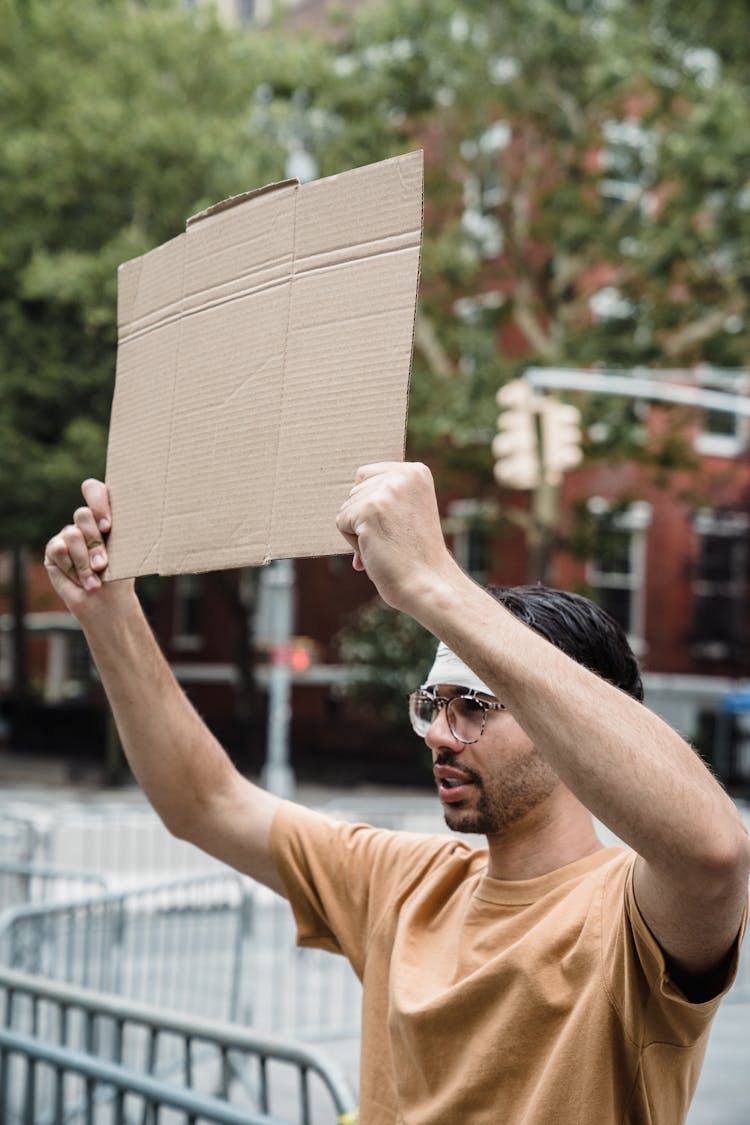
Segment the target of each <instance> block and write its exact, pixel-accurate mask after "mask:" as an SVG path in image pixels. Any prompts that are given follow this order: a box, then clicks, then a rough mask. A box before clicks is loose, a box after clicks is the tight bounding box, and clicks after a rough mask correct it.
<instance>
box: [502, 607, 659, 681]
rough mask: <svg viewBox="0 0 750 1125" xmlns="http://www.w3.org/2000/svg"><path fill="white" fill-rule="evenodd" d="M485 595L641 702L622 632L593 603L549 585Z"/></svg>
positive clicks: (637, 677) (634, 664)
mask: <svg viewBox="0 0 750 1125" xmlns="http://www.w3.org/2000/svg"><path fill="white" fill-rule="evenodd" d="M487 591H488V593H490V594H492V596H493V598H496V599H497V600H498V601H499V602H500V603H501V604H502V605H504V606H505V608H506V609H507V610H508V611H509V612H510V613H512V614H513V615H514V617H517V618H518V619H519V621H523V622H524V623H525V624H526V625H528V626H529V627H530V628H531V629H534V631H535V632H537V633H539V634H541V636H543V637H545V638H546V639H547V640H548V641H549V642H550V643H551V644H553V645H555V646H556V647H557V648H559V649H561V650H562V651H563V652H564V653H566V655H567V656H570V657H572V658H573V660H577V661H578V663H579V664H583V665H584V667H586V668H588V669H589V670H590V671H591V672H596V673H597V675H599V676H601V677H602V679H605V680H608V681H609V682H610V683H611V684H614V685H615V687H618V688H621V689H622V690H623V691H626V692H627V693H628V695H632V696H633V698H634V699H638V700H642V699H643V683H642V682H641V674H640V670H639V668H638V661H637V660H636V658H635V655H634V653H633V650H632V649H631V647H630V645H629V643H628V638H627V637H626V636H625V632H624V630H623V629H622V628H621V627H620V625H618V623H617V622H616V621H615V619H614V618H613V617H610V615H609V614H608V613H605V611H604V610H603V609H602V608H601V607H600V606H598V605H596V604H595V603H594V602H592V601H590V600H589V598H584V597H582V596H581V595H580V594H569V593H567V592H566V591H564V590H553V589H550V587H549V586H488V587H487Z"/></svg>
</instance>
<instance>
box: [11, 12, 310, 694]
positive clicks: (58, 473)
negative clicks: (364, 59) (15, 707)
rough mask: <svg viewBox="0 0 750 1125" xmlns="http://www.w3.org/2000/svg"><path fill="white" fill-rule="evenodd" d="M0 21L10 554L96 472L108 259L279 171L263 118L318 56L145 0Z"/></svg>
mask: <svg viewBox="0 0 750 1125" xmlns="http://www.w3.org/2000/svg"><path fill="white" fill-rule="evenodd" d="M0 25H2V28H3V33H2V36H1V37H0V116H1V117H2V121H3V129H2V132H1V133H0V548H6V549H7V548H10V549H12V550H13V551H14V553H15V555H16V558H18V555H19V552H20V550H21V549H22V548H23V547H32V548H34V549H37V548H38V547H39V545H40V544H41V543H42V542H43V541H44V539H45V538H46V537H47V535H48V534H49V532H50V530H51V529H53V528H54V527H55V526H60V524H61V523H62V522H64V521H66V520H67V519H69V518H70V513H71V511H72V510H73V508H74V507H75V506H76V505H77V504H78V503H79V502H80V494H79V491H78V485H79V481H80V479H81V477H82V475H84V474H86V475H89V474H95V473H99V474H101V473H103V470H104V459H105V444H106V426H107V422H108V416H109V407H110V400H111V394H112V388H113V383H114V367H115V351H116V338H117V329H116V286H117V280H116V279H117V274H116V270H117V266H118V264H119V263H120V262H122V261H124V260H125V259H128V258H131V257H133V256H135V255H137V254H140V253H142V252H144V251H146V250H148V249H150V248H151V247H152V246H154V245H156V244H158V243H160V242H162V241H164V240H165V239H167V238H169V237H172V236H174V235H176V234H178V233H179V232H180V231H182V230H183V229H184V223H185V219H186V217H187V216H188V215H190V214H192V213H194V212H195V211H197V210H200V209H201V208H202V207H204V206H206V205H208V204H210V203H212V202H215V201H216V200H217V199H221V198H223V197H225V196H228V195H231V194H234V193H237V192H239V191H244V190H246V189H248V188H251V187H255V186H257V185H258V184H262V183H266V182H269V181H273V180H276V179H280V178H282V177H283V176H284V173H285V162H286V160H287V156H288V148H289V146H288V136H287V134H285V132H284V130H283V128H281V127H280V124H283V122H284V121H285V120H291V119H292V118H293V117H294V114H295V112H296V109H295V106H294V97H295V91H297V90H299V89H300V88H302V87H304V85H305V83H312V84H315V83H316V82H317V83H319V82H321V81H322V76H323V75H325V73H326V72H327V70H329V69H330V65H329V63H328V62H327V61H326V60H327V59H328V57H329V54H330V52H328V51H327V49H326V48H324V47H323V46H322V45H320V44H318V43H316V42H315V41H314V40H310V41H305V40H287V39H286V38H284V37H283V36H282V35H281V34H280V33H279V32H277V31H274V30H273V29H271V30H266V31H261V32H256V33H255V34H246V35H245V34H239V33H234V32H230V31H228V30H227V29H225V28H222V27H221V26H220V25H219V24H218V23H217V22H216V20H215V19H214V18H213V17H212V16H211V14H210V12H209V13H203V14H201V13H192V12H188V11H186V10H185V8H184V6H182V5H178V4H176V3H166V2H161V3H160V2H158V0H157V2H155V0H150V2H147V3H141V4H137V5H134V4H132V3H130V2H128V0H109V2H107V3H101V4H87V3H84V4H79V3H75V2H73V0H45V2H44V3H42V2H41V0H26V2H25V3H21V0H18V2H17V3H12V2H10V0H0ZM271 80H272V82H273V86H272V87H271V86H270V82H271ZM269 121H271V122H277V123H279V127H277V128H275V129H271V128H269ZM16 574H17V576H19V577H20V575H21V574H22V568H21V567H16ZM22 603H23V595H22V592H20V591H19V590H16V597H15V604H16V609H17V613H20V607H21V605H22ZM17 637H18V641H17V652H18V659H17V661H16V665H17V670H18V676H19V683H18V684H17V687H18V688H19V689H22V687H23V684H22V682H21V681H22V680H23V675H22V672H23V660H22V656H21V654H22V645H21V642H20V633H17Z"/></svg>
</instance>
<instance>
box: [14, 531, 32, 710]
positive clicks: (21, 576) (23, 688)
mask: <svg viewBox="0 0 750 1125" xmlns="http://www.w3.org/2000/svg"><path fill="white" fill-rule="evenodd" d="M10 605H11V636H12V642H11V644H12V653H13V680H12V685H11V694H12V697H13V699H14V701H15V702H20V701H21V700H23V699H25V698H26V697H27V696H28V694H29V661H28V645H27V643H26V623H25V620H24V618H25V615H26V552H25V551H24V549H23V547H19V546H14V547H11V588H10Z"/></svg>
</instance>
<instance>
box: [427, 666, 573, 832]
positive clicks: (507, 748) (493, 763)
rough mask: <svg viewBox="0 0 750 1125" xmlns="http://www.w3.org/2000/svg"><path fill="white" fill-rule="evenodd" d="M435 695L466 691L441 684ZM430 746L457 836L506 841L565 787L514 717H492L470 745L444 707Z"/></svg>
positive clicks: (441, 793) (440, 790)
mask: <svg viewBox="0 0 750 1125" xmlns="http://www.w3.org/2000/svg"><path fill="white" fill-rule="evenodd" d="M434 690H435V692H436V694H437V695H439V696H441V697H443V698H446V699H450V698H452V697H453V696H454V695H463V694H464V693H465V691H466V689H465V688H463V687H459V686H457V685H455V684H439V685H437V687H436V688H435V689H434ZM479 698H484V699H487V700H488V701H491V700H492V699H493V697H492V696H490V695H487V696H483V695H480V696H479ZM425 742H426V743H427V745H428V746H429V748H430V750H431V752H432V762H433V772H434V776H435V781H436V784H437V787H438V796H439V797H440V800H441V802H442V805H443V813H444V816H445V822H446V824H447V825H448V827H449V828H452V829H453V830H454V831H455V832H479V833H483V834H485V835H488V836H492V835H501V834H503V833H504V832H505V831H506V830H507V829H508V828H510V827H511V826H512V825H515V824H518V823H519V822H520V821H521V820H523V818H524V817H525V816H527V815H528V813H530V812H531V811H532V810H533V809H535V808H537V807H538V806H539V805H540V804H541V803H542V802H543V801H545V800H546V799H547V798H548V797H549V796H550V794H551V793H552V792H553V790H554V789H555V788H556V786H557V785H559V779H558V777H557V775H556V774H555V773H554V771H553V770H552V769H551V768H550V766H548V765H547V763H546V762H545V761H544V759H543V758H542V757H541V756H540V755H539V754H538V753H537V751H536V750H535V749H534V746H533V743H532V742H531V741H530V739H529V738H528V737H527V736H526V734H525V733H524V732H523V730H522V729H521V727H520V726H519V725H518V723H517V722H516V721H515V719H514V718H513V716H512V715H511V714H510V713H509V712H508V711H489V712H488V713H487V718H486V725H485V730H484V734H483V735H482V736H481V738H479V740H478V741H477V742H473V743H470V744H468V745H467V744H466V743H463V742H460V741H459V740H458V739H457V738H456V737H455V735H454V734H453V733H452V731H451V730H450V727H449V725H448V722H447V719H446V715H445V708H444V707H442V708H441V709H440V710H439V711H438V713H437V715H436V717H435V720H434V722H433V723H432V725H431V726H430V728H429V730H428V731H427V734H426V735H425Z"/></svg>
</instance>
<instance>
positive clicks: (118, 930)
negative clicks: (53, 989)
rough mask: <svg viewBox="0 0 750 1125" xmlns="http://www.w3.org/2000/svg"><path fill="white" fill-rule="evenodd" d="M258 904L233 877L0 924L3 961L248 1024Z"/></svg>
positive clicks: (8, 917) (38, 912)
mask: <svg viewBox="0 0 750 1125" xmlns="http://www.w3.org/2000/svg"><path fill="white" fill-rule="evenodd" d="M251 927H252V898H251V895H250V893H249V888H248V885H247V883H246V881H245V880H243V878H242V877H241V876H239V875H237V874H235V873H233V872H229V871H228V872H227V873H226V874H221V875H204V876H200V877H195V878H187V879H177V880H172V881H170V882H168V883H164V884H160V885H157V886H146V887H141V888H138V889H131V890H128V891H121V892H118V893H107V894H99V895H97V896H89V897H87V898H82V899H79V900H75V901H69V902H48V903H44V904H36V905H26V906H19V907H16V908H13V909H11V910H7V911H5V913H4V914H3V915H2V917H0V964H2V965H6V966H8V967H10V968H15V969H20V970H23V971H26V972H32V973H38V974H40V975H42V976H45V977H51V978H53V979H55V980H61V981H67V982H69V983H72V984H79V985H81V986H84V987H88V988H96V989H100V990H102V991H105V992H111V993H114V994H117V995H120V996H128V997H130V998H132V999H142V1000H148V1001H149V1002H152V1003H156V1004H161V1005H164V1006H165V1007H168V1008H176V1009H180V1010H187V1011H190V1012H191V1013H193V1014H194V1015H206V1016H213V1017H216V1018H224V1019H235V1018H244V1017H245V1016H246V1015H247V1012H246V1011H245V1010H244V1009H243V993H242V987H241V986H242V970H243V963H244V962H245V959H246V956H247V948H246V947H247V942H248V939H249V936H250V931H251Z"/></svg>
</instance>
